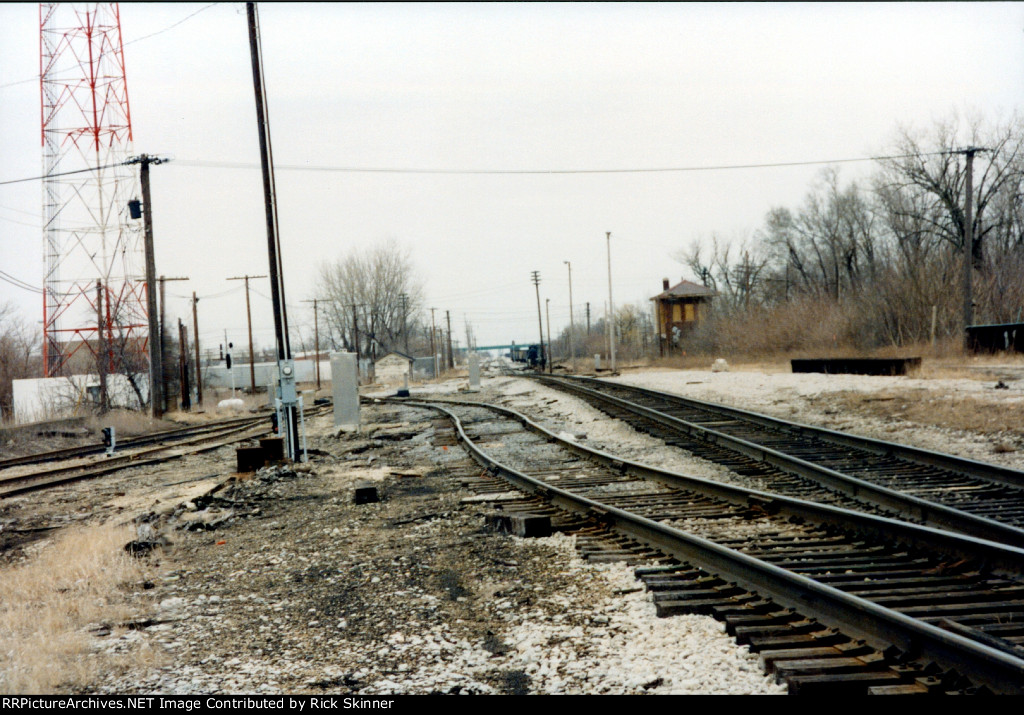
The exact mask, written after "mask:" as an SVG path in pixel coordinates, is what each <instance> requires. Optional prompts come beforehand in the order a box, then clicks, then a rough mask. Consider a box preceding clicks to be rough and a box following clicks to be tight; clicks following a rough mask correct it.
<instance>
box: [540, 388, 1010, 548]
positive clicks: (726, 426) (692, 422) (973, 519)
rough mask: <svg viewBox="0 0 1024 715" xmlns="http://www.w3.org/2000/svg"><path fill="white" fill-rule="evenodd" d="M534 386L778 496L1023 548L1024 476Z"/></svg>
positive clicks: (828, 435) (816, 433) (643, 401)
mask: <svg viewBox="0 0 1024 715" xmlns="http://www.w3.org/2000/svg"><path fill="white" fill-rule="evenodd" d="M537 379H539V380H540V381H542V382H543V383H545V384H548V385H550V386H552V387H555V388H557V389H561V390H565V391H567V392H569V393H570V394H573V395H575V396H577V397H580V398H582V399H584V400H585V401H587V402H589V403H591V404H593V405H594V406H595V407H597V408H598V409H600V410H602V411H604V412H606V413H608V414H610V415H612V416H614V417H617V418H620V419H623V420H624V421H626V422H628V423H630V424H631V425H632V426H634V427H636V428H637V429H640V430H642V431H647V432H649V433H651V434H652V435H654V436H656V437H659V438H662V439H663V440H665V441H666V443H667V444H670V445H673V446H677V447H680V448H682V449H686V450H688V451H690V452H692V453H693V454H694V455H695V456H698V457H704V458H706V459H710V460H712V461H715V462H718V463H720V464H724V465H725V466H728V467H730V468H733V469H737V470H741V471H745V472H746V473H751V474H757V475H758V476H760V477H763V478H765V481H766V482H768V483H769V484H770V487H769V488H770V490H771V491H773V492H779V493H783V494H787V495H792V496H797V497H800V498H808V499H813V500H826V501H827V500H830V499H831V497H829V496H828V495H827V493H826V492H828V491H830V492H832V493H833V494H836V493H839V494H843V495H845V496H846V497H847V498H852V499H855V500H857V501H859V502H862V503H865V504H868V505H871V506H872V507H874V508H881V509H884V510H886V511H888V512H890V513H892V514H897V515H899V516H900V517H901V518H906V519H908V520H911V521H914V522H917V523H923V524H927V525H930V526H935V527H937V528H946V529H952V530H955V531H959V532H961V533H966V534H972V535H975V536H979V537H981V538H986V539H991V540H995V541H1002V542H1004V543H1007V544H1011V545H1014V546H1024V472H1020V471H1017V470H1014V469H1008V468H1006V467H999V466H997V465H991V464H985V463H982V462H977V461H973V460H968V459H963V458H960V457H954V456H951V455H947V454H941V453H938V452H930V451H927V450H923V449H917V448H914V447H908V446H905V445H899V444H895V443H889V442H882V441H880V440H874V439H869V438H866V437H857V436H854V435H850V434H846V433H842V432H836V431H834V430H827V429H823V428H818V427H812V426H809V425H802V424H798V423H793V422H787V421H785V420H780V419H776V418H773V417H768V416H766V415H760V414H757V413H754V412H749V411H746V410H740V409H736V408H732V407H726V406H723V405H716V404H714V403H707V402H700V401H697V400H692V399H688V398H684V397H679V396H677V395H670V394H667V393H662V392H656V391H654V390H647V389H643V388H637V387H631V386H627V385H621V384H617V383H614V384H613V383H608V382H604V381H600V380H593V379H587V378H551V377H539V378H537ZM844 505H845V504H844Z"/></svg>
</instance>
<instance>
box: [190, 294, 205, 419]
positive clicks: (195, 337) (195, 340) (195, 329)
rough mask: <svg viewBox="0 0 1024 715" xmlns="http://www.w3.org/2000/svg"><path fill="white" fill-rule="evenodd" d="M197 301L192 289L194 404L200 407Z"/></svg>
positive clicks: (201, 390) (200, 374)
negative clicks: (194, 356)
mask: <svg viewBox="0 0 1024 715" xmlns="http://www.w3.org/2000/svg"><path fill="white" fill-rule="evenodd" d="M198 303H199V299H198V298H196V292H195V291H192V342H193V343H194V344H195V346H196V406H197V407H202V405H203V372H202V368H201V367H200V366H199V311H198V310H197V309H196V305H197V304H198Z"/></svg>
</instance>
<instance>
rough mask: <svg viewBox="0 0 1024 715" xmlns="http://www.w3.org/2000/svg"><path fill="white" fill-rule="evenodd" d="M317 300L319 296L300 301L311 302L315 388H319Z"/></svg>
mask: <svg viewBox="0 0 1024 715" xmlns="http://www.w3.org/2000/svg"><path fill="white" fill-rule="evenodd" d="M319 300H320V299H319V298H313V299H312V300H304V301H302V302H303V303H312V304H313V342H314V343H315V345H314V348H313V349H314V350H315V351H316V358H315V360H316V365H315V366H314V367H315V368H316V389H318V390H319V389H320V322H319V317H318V316H319V313H318V312H317V307H316V306H317V302H318V301H319Z"/></svg>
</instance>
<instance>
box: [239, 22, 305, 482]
mask: <svg viewBox="0 0 1024 715" xmlns="http://www.w3.org/2000/svg"><path fill="white" fill-rule="evenodd" d="M245 11H246V19H247V21H248V29H249V54H250V57H251V59H252V83H253V90H254V93H255V96H256V129H257V133H258V135H259V144H260V166H261V169H262V174H263V207H264V214H265V218H266V225H267V259H268V263H269V264H270V297H271V300H272V302H273V305H274V337H275V339H276V341H277V366H278V373H279V375H280V377H281V388H280V395H281V409H282V412H283V418H284V424H282V425H278V429H279V430H282V429H283V431H284V434H285V436H286V442H285V444H286V456H287V457H288V458H289V459H291V460H292V461H293V462H298V461H299V460H300V456H301V455H300V450H299V414H298V404H299V398H298V390H297V388H296V384H295V362H294V360H293V359H292V346H291V342H290V338H289V336H288V312H287V305H288V304H287V302H286V300H285V291H284V267H283V262H282V259H281V238H280V231H279V229H278V220H277V219H278V213H277V192H276V188H275V185H274V161H273V151H272V149H271V142H270V113H269V111H268V109H267V94H266V87H265V86H264V84H263V56H262V50H261V47H260V45H261V42H260V31H259V17H258V15H257V12H256V3H253V2H249V3H246V4H245Z"/></svg>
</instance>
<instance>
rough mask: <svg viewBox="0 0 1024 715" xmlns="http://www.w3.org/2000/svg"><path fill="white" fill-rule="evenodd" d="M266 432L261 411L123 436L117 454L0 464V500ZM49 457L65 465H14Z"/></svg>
mask: <svg viewBox="0 0 1024 715" xmlns="http://www.w3.org/2000/svg"><path fill="white" fill-rule="evenodd" d="M320 412H321V410H320V409H319V408H308V409H307V410H306V416H307V417H309V416H313V415H316V414H319V413H320ZM270 433H271V425H270V416H269V415H260V416H258V417H245V418H238V419H231V420H224V421H221V422H217V423H215V424H210V425H202V426H198V427H196V426H194V427H187V428H183V429H180V430H168V431H166V432H159V433H156V434H152V435H147V436H145V437H140V438H137V439H133V440H126V441H124V442H119V443H118V449H117V452H116V453H115V454H114V455H113V456H111V457H106V458H104V457H98V456H96V455H97V453H102V452H103V451H104V448H103V447H97V446H95V445H93V446H86V447H80V448H71V449H65V450H58V451H57V452H47V453H42V454H37V455H30V456H29V457H25V458H17V459H14V460H9V461H6V462H0V468H4V467H6V468H7V469H6V471H7V472H8V473H7V474H4V473H3V471H0V499H2V498H4V497H8V496H13V495H15V494H21V493H24V492H29V491H36V490H39V489H46V488H49V487H53V486H57V485H60V484H64V483H67V482H72V481H77V480H80V479H90V478H93V477H99V476H102V475H104V474H110V473H112V472H116V471H119V470H121V469H127V468H131V467H138V466H143V465H148V464H158V463H160V462H166V461H169V460H172V459H179V458H181V457H184V456H186V455H188V454H197V453H200V452H206V451H209V450H212V449H217V448H219V447H222V446H225V445H228V444H233V443H236V442H240V441H243V440H248V439H255V438H257V437H262V436H266V435H269V434H270ZM147 445H152V446H147ZM52 461H61V462H64V463H63V464H59V465H56V466H52V467H43V468H40V469H35V470H32V471H26V470H24V469H19V468H18V467H24V466H25V465H32V464H43V463H47V462H52ZM11 463H15V464H16V465H17V467H11V466H10V464H11Z"/></svg>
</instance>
